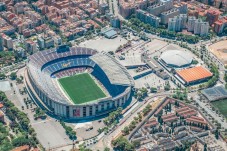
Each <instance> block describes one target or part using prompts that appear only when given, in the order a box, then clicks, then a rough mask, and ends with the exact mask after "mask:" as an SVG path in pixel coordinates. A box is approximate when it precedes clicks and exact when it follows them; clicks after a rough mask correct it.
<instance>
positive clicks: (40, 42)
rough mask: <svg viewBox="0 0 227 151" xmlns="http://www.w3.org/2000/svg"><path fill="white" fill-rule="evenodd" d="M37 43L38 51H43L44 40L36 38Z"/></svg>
mask: <svg viewBox="0 0 227 151" xmlns="http://www.w3.org/2000/svg"><path fill="white" fill-rule="evenodd" d="M37 42H38V45H39V48H40V49H44V48H45V43H44V40H43V38H42V37H38V38H37Z"/></svg>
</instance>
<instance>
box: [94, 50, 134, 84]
mask: <svg viewBox="0 0 227 151" xmlns="http://www.w3.org/2000/svg"><path fill="white" fill-rule="evenodd" d="M90 59H92V60H93V61H94V62H95V63H97V64H98V65H99V66H100V67H101V69H102V70H103V71H104V72H105V73H106V75H107V77H108V78H109V80H110V83H111V84H115V85H134V82H133V79H132V77H131V76H130V75H129V73H128V72H127V70H126V68H125V67H123V66H122V65H121V64H120V63H119V62H118V61H116V60H115V59H114V58H113V57H112V56H110V55H109V54H107V53H104V52H102V53H98V54H95V55H93V56H91V57H90Z"/></svg>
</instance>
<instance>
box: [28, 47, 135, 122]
mask: <svg viewBox="0 0 227 151" xmlns="http://www.w3.org/2000/svg"><path fill="white" fill-rule="evenodd" d="M25 82H26V87H27V89H28V91H29V94H30V95H32V98H33V99H34V100H35V101H36V102H37V103H38V104H39V105H40V106H42V107H43V108H45V109H46V110H48V111H49V112H51V113H53V114H54V115H56V116H59V117H61V118H67V119H82V118H83V119H84V118H91V117H96V116H101V115H103V114H107V113H108V112H111V111H112V110H114V109H116V108H117V107H120V106H124V105H125V104H126V102H127V100H128V99H129V97H130V94H131V89H132V87H133V86H134V80H133V78H132V77H131V76H130V75H129V73H128V72H127V70H126V68H125V67H123V66H122V65H121V64H120V63H119V62H118V61H117V60H115V59H114V58H113V57H112V56H110V55H109V54H108V53H104V52H97V51H96V50H93V49H90V48H82V47H68V46H60V47H58V48H57V49H56V48H55V49H50V50H46V51H40V52H37V53H35V54H33V55H32V56H30V57H29V59H28V62H27V69H26V71H25Z"/></svg>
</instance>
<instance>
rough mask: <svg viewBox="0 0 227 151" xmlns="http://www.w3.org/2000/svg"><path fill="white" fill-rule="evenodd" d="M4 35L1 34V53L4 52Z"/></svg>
mask: <svg viewBox="0 0 227 151" xmlns="http://www.w3.org/2000/svg"><path fill="white" fill-rule="evenodd" d="M2 36H3V35H2V33H0V51H3V50H4V46H3V37H2Z"/></svg>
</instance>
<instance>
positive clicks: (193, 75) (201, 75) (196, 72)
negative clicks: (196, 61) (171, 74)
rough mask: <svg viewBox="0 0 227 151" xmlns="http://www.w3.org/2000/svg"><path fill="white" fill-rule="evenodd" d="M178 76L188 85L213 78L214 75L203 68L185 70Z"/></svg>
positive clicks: (178, 72)
mask: <svg viewBox="0 0 227 151" xmlns="http://www.w3.org/2000/svg"><path fill="white" fill-rule="evenodd" d="M177 74H178V75H179V76H180V77H181V78H182V79H183V80H184V81H186V82H187V83H189V82H193V81H197V80H200V79H205V78H209V77H211V76H212V75H213V74H212V73H211V72H210V71H209V70H207V69H206V68H204V67H202V66H198V67H193V68H188V69H183V70H180V71H177Z"/></svg>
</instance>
